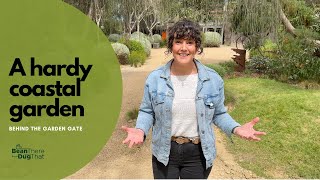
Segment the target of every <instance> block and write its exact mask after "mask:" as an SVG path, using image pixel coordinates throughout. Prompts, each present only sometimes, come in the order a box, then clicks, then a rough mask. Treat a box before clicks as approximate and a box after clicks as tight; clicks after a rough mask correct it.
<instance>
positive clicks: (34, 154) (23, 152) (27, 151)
mask: <svg viewBox="0 0 320 180" xmlns="http://www.w3.org/2000/svg"><path fill="white" fill-rule="evenodd" d="M12 157H13V158H16V159H21V160H40V159H44V150H43V149H33V148H23V147H22V146H21V145H20V144H17V145H16V147H15V148H12Z"/></svg>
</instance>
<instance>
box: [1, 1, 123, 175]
mask: <svg viewBox="0 0 320 180" xmlns="http://www.w3.org/2000/svg"><path fill="white" fill-rule="evenodd" d="M0 27H1V28H0V68H1V70H0V79H1V84H0V99H1V103H0V114H1V116H0V117H1V119H0V120H1V123H0V179H60V178H64V177H66V176H68V175H71V174H72V173H74V172H75V171H77V170H79V169H80V168H81V167H83V166H85V165H86V164H87V163H88V162H89V161H90V160H92V159H93V158H94V157H95V156H96V155H97V154H98V153H99V151H100V150H101V149H102V147H103V146H104V145H105V144H106V141H107V140H108V138H109V137H110V136H111V133H112V131H113V129H114V127H115V123H116V121H117V118H118V115H119V111H120V105H121V95H122V90H121V88H122V87H121V85H122V83H121V74H120V68H119V64H118V61H117V58H116V56H115V54H114V52H113V49H112V47H111V45H110V43H109V42H108V40H107V38H106V37H105V35H104V34H103V33H102V31H101V30H100V29H99V28H98V27H97V26H96V24H94V23H93V22H92V21H91V20H90V19H89V18H88V17H87V16H86V15H84V14H82V13H81V12H80V11H79V10H77V9H75V8H74V7H72V6H70V5H67V4H66V3H64V2H62V1H60V0H46V1H44V0H24V1H21V0H6V1H1V6H0Z"/></svg>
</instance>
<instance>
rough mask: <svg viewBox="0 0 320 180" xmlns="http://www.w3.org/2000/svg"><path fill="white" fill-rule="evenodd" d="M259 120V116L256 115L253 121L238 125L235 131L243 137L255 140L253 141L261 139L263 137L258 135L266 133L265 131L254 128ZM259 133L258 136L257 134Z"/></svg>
mask: <svg viewBox="0 0 320 180" xmlns="http://www.w3.org/2000/svg"><path fill="white" fill-rule="evenodd" d="M257 122H259V118H258V117H256V118H254V119H253V120H252V121H250V122H248V123H246V124H244V125H242V126H240V127H236V128H235V129H234V131H233V133H234V134H235V135H237V136H239V137H241V138H243V139H247V140H253V141H260V140H261V139H260V138H258V137H257V136H260V135H266V133H265V132H260V131H256V130H254V129H253V126H254V125H255V124H256V123H257ZM256 135H257V136H256Z"/></svg>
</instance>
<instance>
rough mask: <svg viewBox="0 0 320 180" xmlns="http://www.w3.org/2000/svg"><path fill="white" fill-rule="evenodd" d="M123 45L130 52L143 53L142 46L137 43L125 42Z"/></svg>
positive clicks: (132, 41) (133, 41)
mask: <svg viewBox="0 0 320 180" xmlns="http://www.w3.org/2000/svg"><path fill="white" fill-rule="evenodd" d="M125 45H126V46H127V47H128V48H129V50H130V52H132V51H139V52H143V53H145V52H144V48H143V46H142V44H141V43H140V42H139V41H135V40H129V41H127V42H126V44H125Z"/></svg>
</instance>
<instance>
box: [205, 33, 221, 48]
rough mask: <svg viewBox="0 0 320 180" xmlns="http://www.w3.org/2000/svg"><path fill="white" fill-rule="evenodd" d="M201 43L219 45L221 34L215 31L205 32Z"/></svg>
mask: <svg viewBox="0 0 320 180" xmlns="http://www.w3.org/2000/svg"><path fill="white" fill-rule="evenodd" d="M203 44H204V46H205V47H220V45H221V35H220V34H219V33H217V32H205V33H204V43H203Z"/></svg>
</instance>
